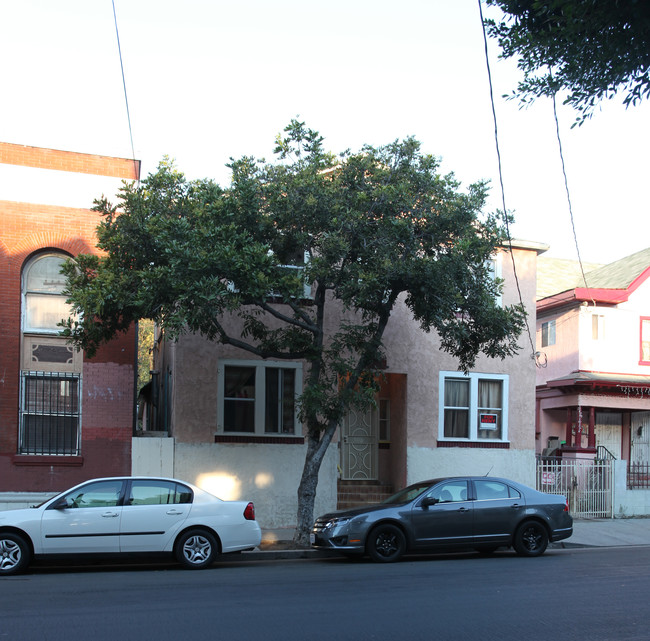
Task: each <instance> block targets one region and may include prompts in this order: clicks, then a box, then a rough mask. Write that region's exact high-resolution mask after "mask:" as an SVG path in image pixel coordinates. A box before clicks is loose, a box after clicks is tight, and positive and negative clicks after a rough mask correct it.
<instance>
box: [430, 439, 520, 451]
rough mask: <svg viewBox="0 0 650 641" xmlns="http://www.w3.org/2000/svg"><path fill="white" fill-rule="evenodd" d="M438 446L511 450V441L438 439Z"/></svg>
mask: <svg viewBox="0 0 650 641" xmlns="http://www.w3.org/2000/svg"><path fill="white" fill-rule="evenodd" d="M438 447H465V448H472V449H483V448H487V449H499V450H509V449H510V443H503V442H501V441H496V442H491V441H438Z"/></svg>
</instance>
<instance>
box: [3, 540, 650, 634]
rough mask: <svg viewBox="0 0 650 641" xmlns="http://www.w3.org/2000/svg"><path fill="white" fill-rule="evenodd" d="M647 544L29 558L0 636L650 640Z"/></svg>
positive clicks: (12, 582)
mask: <svg viewBox="0 0 650 641" xmlns="http://www.w3.org/2000/svg"><path fill="white" fill-rule="evenodd" d="M648 568H650V546H641V547H628V548H592V549H568V550H549V551H548V552H547V553H546V555H544V556H543V557H541V558H538V559H525V558H520V557H517V556H515V555H514V554H513V553H511V552H503V553H497V554H494V555H493V556H491V557H480V556H478V555H475V554H471V555H470V554H463V555H446V556H443V555H436V556H426V557H425V556H423V557H418V558H408V559H407V560H405V561H402V562H400V563H396V564H391V565H376V564H373V563H370V562H366V561H360V562H354V561H348V560H344V559H338V558H332V559H318V560H295V561H289V560H279V561H238V560H236V561H229V562H222V563H219V564H217V565H215V566H214V567H213V568H210V569H208V570H204V571H199V572H196V571H187V570H181V569H179V568H177V567H176V566H172V565H149V566H129V567H126V566H123V565H122V566H115V565H113V566H85V567H81V568H73V569H62V568H51V567H50V568H44V569H43V568H36V569H34V570H32V571H31V572H30V573H29V574H26V575H23V576H17V577H5V578H3V579H0V612H1V614H0V641H3V640H4V639H12V640H16V641H31V640H32V639H34V640H39V641H59V640H64V639H65V640H66V641H68V640H70V639H79V640H81V641H83V640H85V639H88V640H90V641H105V640H106V641H108V640H110V641H122V640H124V641H130V640H134V641H136V640H137V641H148V640H152V641H153V640H156V641H167V640H170V641H171V640H172V639H173V640H182V641H195V640H196V641H198V640H204V639H205V640H206V641H207V640H210V641H214V640H220V641H239V640H241V641H255V640H257V639H260V640H264V641H275V640H278V641H279V640H282V641H287V640H294V639H296V640H297V639H300V640H303V639H305V640H309V641H320V640H327V641H338V640H341V641H348V640H349V641H352V640H355V641H366V640H375V639H377V640H389V639H390V640H391V641H401V640H402V639H405V640H406V639H408V640H420V639H422V640H425V639H426V640H427V641H429V640H433V639H435V640H436V641H447V640H456V639H458V640H463V641H473V640H477V641H478V640H480V641H491V640H497V639H498V640H499V641H508V640H517V641H519V640H526V641H536V640H542V639H543V640H544V641H548V640H553V641H563V640H568V639H588V640H590V641H594V640H607V641H624V640H631V639H638V640H643V641H647V640H648V639H649V638H650V623H649V621H650V598H649V597H648V595H649V594H650V572H649V571H648Z"/></svg>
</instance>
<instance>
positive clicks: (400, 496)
mask: <svg viewBox="0 0 650 641" xmlns="http://www.w3.org/2000/svg"><path fill="white" fill-rule="evenodd" d="M436 482H437V481H427V482H426V483H416V484H415V485H409V486H408V487H405V488H404V489H403V490H400V491H399V492H397V494H393V496H389V497H388V498H387V499H386V500H385V501H382V503H383V504H384V505H395V504H398V503H408V502H409V501H413V500H414V499H416V498H417V497H418V496H420V494H423V493H424V492H426V491H427V490H428V489H429V488H430V487H431V486H432V485H434V484H435V483H436Z"/></svg>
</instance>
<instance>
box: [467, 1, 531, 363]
mask: <svg viewBox="0 0 650 641" xmlns="http://www.w3.org/2000/svg"><path fill="white" fill-rule="evenodd" d="M477 2H478V10H479V15H480V17H481V28H482V29H483V44H484V47H485V65H486V67H487V76H488V84H489V87H490V104H491V105H492V118H493V120H494V142H495V147H496V153H497V163H498V168H499V184H500V187H501V206H502V207H503V218H504V221H505V227H506V236H507V240H508V248H509V250H510V259H511V260H512V271H513V273H514V276H515V284H516V285H517V294H518V295H519V302H520V303H521V306H522V307H523V308H524V309H525V305H524V301H523V297H522V295H521V287H520V285H519V276H518V275H517V265H516V262H515V255H514V252H513V251H512V237H511V235H510V224H509V222H508V210H507V209H506V196H505V189H504V186H503V170H502V167H501V152H500V150H499V131H498V125H497V113H496V109H495V106H494V91H493V88H492V71H491V70H490V60H489V56H488V40H487V33H486V31H485V21H484V19H483V8H482V7H481V0H477ZM524 322H525V323H526V332H527V334H528V341H529V342H530V348H531V351H532V358H533V360H535V362H536V363H537V350H536V349H535V343H534V342H533V337H532V334H531V330H530V325H529V324H528V315H527V314H526V315H525V316H524Z"/></svg>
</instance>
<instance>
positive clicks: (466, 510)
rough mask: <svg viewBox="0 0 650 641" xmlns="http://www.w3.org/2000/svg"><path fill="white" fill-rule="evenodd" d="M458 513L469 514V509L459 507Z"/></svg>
mask: <svg viewBox="0 0 650 641" xmlns="http://www.w3.org/2000/svg"><path fill="white" fill-rule="evenodd" d="M458 511H459V512H469V508H468V507H459V508H458Z"/></svg>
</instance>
